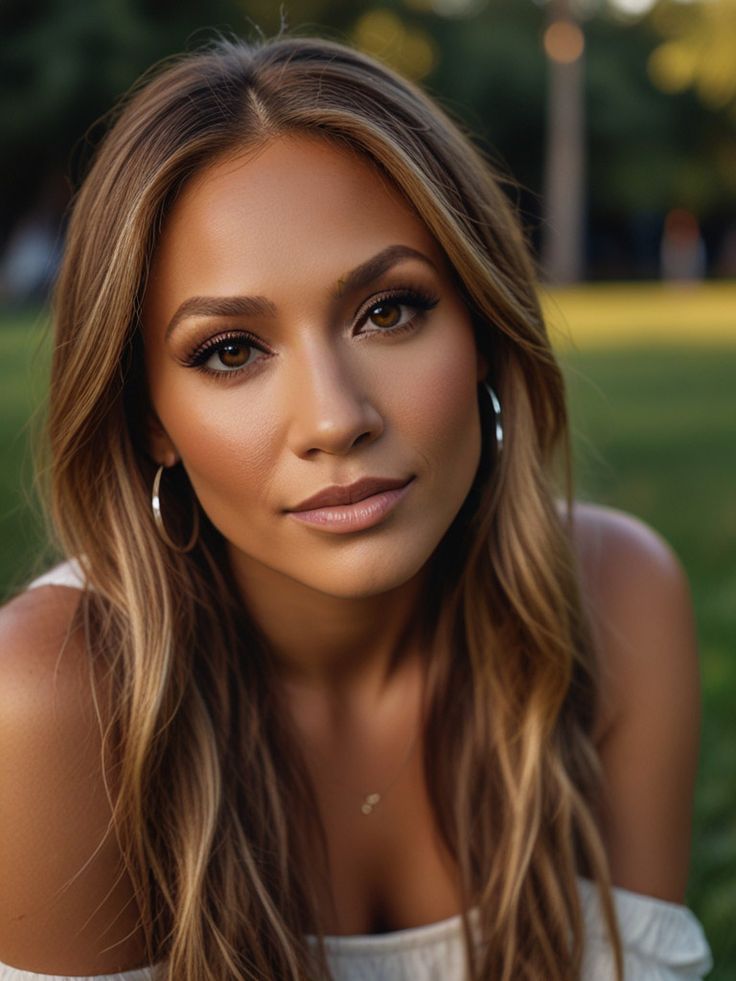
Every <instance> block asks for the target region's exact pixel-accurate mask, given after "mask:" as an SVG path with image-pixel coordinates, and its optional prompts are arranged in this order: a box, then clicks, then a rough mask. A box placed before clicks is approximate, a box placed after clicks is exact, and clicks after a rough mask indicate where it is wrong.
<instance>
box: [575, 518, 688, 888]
mask: <svg viewBox="0 0 736 981" xmlns="http://www.w3.org/2000/svg"><path fill="white" fill-rule="evenodd" d="M573 518H574V526H573V540H574V549H575V552H576V555H577V559H578V566H579V571H580V579H581V589H582V594H583V599H584V601H585V602H586V604H587V607H588V610H589V613H590V616H591V621H592V623H593V628H594V635H595V638H596V643H597V645H598V649H599V652H600V661H601V672H602V676H601V685H602V695H603V706H604V710H603V713H602V717H601V719H600V720H599V721H600V724H599V729H598V733H597V743H598V751H599V755H600V759H601V763H602V767H603V772H604V777H605V781H606V792H607V797H606V802H605V812H604V813H605V819H606V834H607V846H608V852H609V858H610V860H611V868H612V874H613V878H614V882H615V883H617V884H618V885H622V886H624V887H626V888H629V889H631V890H633V891H635V892H642V893H647V894H651V895H654V896H658V897H660V898H662V899H669V900H671V901H674V902H681V901H683V899H684V896H685V891H686V885H687V872H688V865H689V854H690V835H691V820H692V799H693V791H694V783H695V777H696V773H697V763H698V753H699V739H700V717H701V708H700V670H699V662H698V646H697V638H696V627H695V617H694V613H693V606H692V599H691V594H690V586H689V583H688V579H687V576H686V574H685V571H684V569H683V566H682V563H681V562H680V560H679V558H678V557H677V555H676V554H675V552H674V551H673V549H672V547H671V546H670V545H669V544H668V543H667V542H666V541H665V540H664V539H663V538H662V536H661V535H660V534H659V533H657V532H656V531H654V530H653V529H652V528H651V527H649V526H648V525H647V524H645V523H644V522H643V521H641V520H639V519H638V518H635V517H633V516H631V515H629V514H626V513H624V512H621V511H617V510H614V509H610V508H604V507H599V506H596V505H592V504H581V503H579V504H576V505H575V508H574V512H573Z"/></svg>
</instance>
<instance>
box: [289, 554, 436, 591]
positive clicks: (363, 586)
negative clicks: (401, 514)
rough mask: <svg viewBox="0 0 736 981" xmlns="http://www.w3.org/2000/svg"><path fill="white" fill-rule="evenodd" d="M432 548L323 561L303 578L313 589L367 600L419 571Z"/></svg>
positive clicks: (412, 576) (411, 577)
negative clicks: (353, 559)
mask: <svg viewBox="0 0 736 981" xmlns="http://www.w3.org/2000/svg"><path fill="white" fill-rule="evenodd" d="M432 551H433V550H432V549H431V548H427V549H421V550H418V549H416V550H414V552H413V554H412V553H410V552H408V550H406V551H403V552H402V553H401V554H400V555H396V554H395V553H393V550H392V554H387V553H386V552H385V551H384V552H383V554H380V553H379V554H378V555H373V556H371V557H367V556H366V557H365V558H364V559H361V560H358V561H353V562H351V563H345V564H344V565H342V564H341V563H340V562H335V563H330V564H329V565H328V564H325V566H323V568H322V569H320V570H319V572H320V575H318V576H315V575H314V570H313V569H312V570H311V572H312V575H310V576H309V577H308V578H307V577H305V578H303V579H302V582H303V583H304V585H305V586H309V587H310V588H311V589H316V590H318V591H319V592H321V593H325V594H327V595H329V596H335V597H338V598H340V599H367V598H368V597H370V596H379V595H381V594H382V593H388V592H391V591H392V590H394V589H399V588H400V587H401V586H404V585H405V584H406V583H407V582H409V580H411V579H413V578H414V577H415V576H416V575H417V574H418V573H420V572H421V571H422V569H423V568H424V567H425V565H426V563H427V562H428V560H429V558H430V556H431V554H432Z"/></svg>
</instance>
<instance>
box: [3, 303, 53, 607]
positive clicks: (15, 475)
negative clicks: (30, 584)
mask: <svg viewBox="0 0 736 981" xmlns="http://www.w3.org/2000/svg"><path fill="white" fill-rule="evenodd" d="M46 338H47V317H46V315H45V314H44V313H43V312H39V311H25V312H23V313H19V314H15V315H12V316H11V315H8V314H6V315H4V316H2V317H0V598H2V597H3V596H6V595H7V594H8V593H9V592H10V591H11V590H12V589H13V588H14V587H16V586H18V585H20V584H22V583H23V582H24V581H25V580H26V578H27V576H28V575H29V574H30V572H31V571H33V570H35V569H37V568H38V567H39V565H42V563H43V557H44V553H45V551H46V549H45V539H44V535H43V527H42V523H41V519H40V509H39V506H38V504H37V503H36V501H35V499H34V491H33V484H34V481H33V470H34V467H33V451H32V443H33V440H32V436H31V433H32V430H33V428H34V426H35V427H37V424H38V421H39V416H38V410H39V409H40V407H41V405H42V402H43V399H44V396H45V383H46V378H47V365H48V348H49V345H48V343H46ZM34 410H35V411H36V417H35V418H34V419H32V416H33V414H34Z"/></svg>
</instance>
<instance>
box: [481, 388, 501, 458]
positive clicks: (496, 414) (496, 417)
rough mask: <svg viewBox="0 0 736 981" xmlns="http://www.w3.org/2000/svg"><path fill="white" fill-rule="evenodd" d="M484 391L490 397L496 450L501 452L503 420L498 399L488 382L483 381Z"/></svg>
mask: <svg viewBox="0 0 736 981" xmlns="http://www.w3.org/2000/svg"><path fill="white" fill-rule="evenodd" d="M483 384H484V385H485V388H486V391H487V392H488V394H489V396H490V398H491V406H492V407H493V421H494V426H495V434H496V452H497V453H498V454H500V453H501V450H502V449H503V422H502V421H501V403H500V402H499V400H498V396H497V395H496V393H495V392H494V391H493V389H492V388H491V386H490V385H489V384H488V382H483Z"/></svg>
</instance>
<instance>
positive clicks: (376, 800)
mask: <svg viewBox="0 0 736 981" xmlns="http://www.w3.org/2000/svg"><path fill="white" fill-rule="evenodd" d="M419 729H420V727H419V726H417V731H416V732H415V733H414V736H413V738H412V741H411V743H410V744H409V749H408V750H407V751H406V756H405V757H404V759H403V761H402V763H401V765H400V766H399V769H398V770H397V771H396V774H395V775H394V778H393V780H392V781H391V783H390V784H389V785H388V787H385V788H384V789H383V791H382V793H378V792H377V791H374V792H373V793H371V794H366V795H365V797H364V798H363V803H362V804H361V805H360V811H361V814H371V813H372V812H373V810H374V809H375V808H376V807H377V806H378V805H379V804H380V803H381V801H382V800H383V798H384V797H385V796H386V794H387V793H388V792H389V790H390V789H391V788H392V787H393V785H394V784H395V783H396V781H397V780H398V779H399V777H400V776H401V773H402V771H403V769H404V767H405V766H406V764H407V763H408V762H409V758H410V757H411V754H412V752H413V750H414V747H415V745H416V742H417V739H418V737H419Z"/></svg>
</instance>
